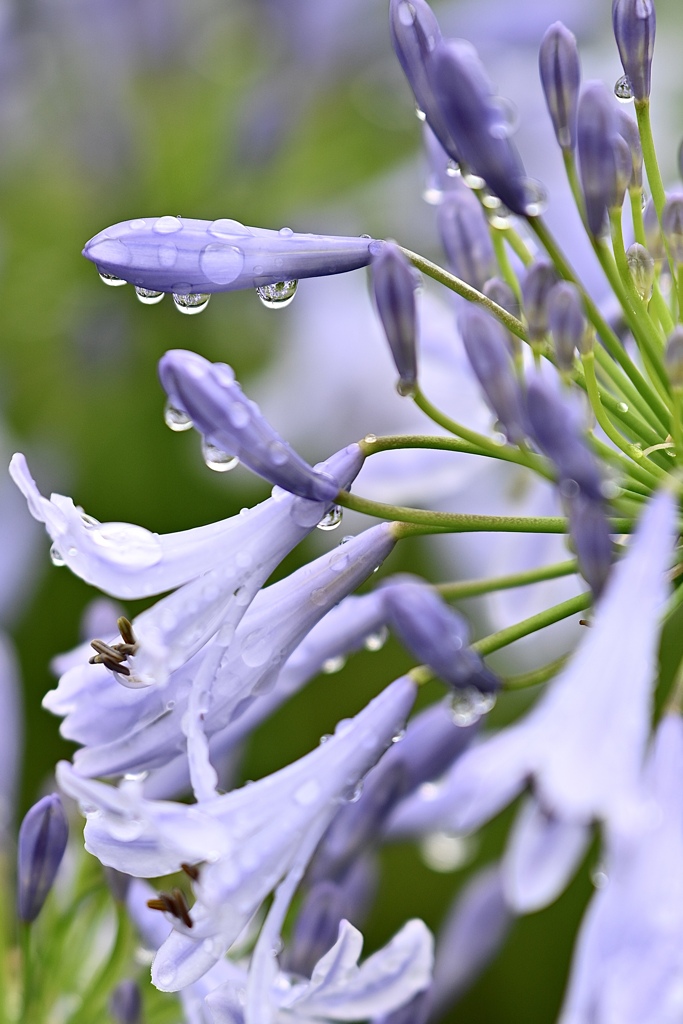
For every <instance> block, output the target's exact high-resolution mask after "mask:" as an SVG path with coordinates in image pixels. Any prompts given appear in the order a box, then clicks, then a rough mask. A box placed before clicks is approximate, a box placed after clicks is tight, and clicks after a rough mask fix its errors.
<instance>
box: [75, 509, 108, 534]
mask: <svg viewBox="0 0 683 1024" xmlns="http://www.w3.org/2000/svg"><path fill="white" fill-rule="evenodd" d="M78 511H79V514H80V517H81V522H82V523H83V525H84V526H85V528H86V530H92V529H93V528H94V527H97V526H101V525H102V523H101V522H100V521H99V519H95V517H94V516H89V515H88V513H87V512H84V511H83V509H82V508H79V510H78Z"/></svg>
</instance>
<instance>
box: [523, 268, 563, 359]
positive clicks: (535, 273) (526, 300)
mask: <svg viewBox="0 0 683 1024" xmlns="http://www.w3.org/2000/svg"><path fill="white" fill-rule="evenodd" d="M556 284H557V273H556V271H555V268H554V267H553V266H552V265H551V264H550V263H544V262H543V261H542V260H539V261H538V262H537V263H532V265H531V266H530V267H529V269H528V270H527V272H526V274H525V276H524V280H523V281H522V303H523V307H524V316H525V318H526V322H527V325H528V333H529V340H530V341H542V339H543V338H544V337H545V336H546V334H547V333H548V297H549V295H550V292H551V291H552V289H553V288H554V287H555V285H556Z"/></svg>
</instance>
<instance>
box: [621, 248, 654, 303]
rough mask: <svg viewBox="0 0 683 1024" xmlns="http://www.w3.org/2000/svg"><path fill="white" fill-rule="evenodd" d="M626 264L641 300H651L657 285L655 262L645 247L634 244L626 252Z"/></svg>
mask: <svg viewBox="0 0 683 1024" xmlns="http://www.w3.org/2000/svg"><path fill="white" fill-rule="evenodd" d="M626 263H627V264H628V269H629V271H630V273H631V277H632V279H633V284H634V285H635V289H636V291H637V292H638V294H639V295H640V297H641V299H645V300H646V301H649V300H650V296H651V295H652V286H653V285H654V283H655V261H654V260H653V258H652V256H650V253H649V252H648V251H647V249H646V248H645V246H644V245H641V244H640V242H634V243H633V245H629V247H628V249H627V250H626Z"/></svg>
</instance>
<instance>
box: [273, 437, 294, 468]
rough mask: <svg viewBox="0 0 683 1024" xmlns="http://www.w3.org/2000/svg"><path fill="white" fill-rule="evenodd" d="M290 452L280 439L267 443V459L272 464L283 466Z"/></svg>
mask: <svg viewBox="0 0 683 1024" xmlns="http://www.w3.org/2000/svg"><path fill="white" fill-rule="evenodd" d="M289 458H290V454H289V451H288V450H287V447H286V445H284V444H283V443H282V441H271V442H270V444H269V445H268V461H269V462H270V464H271V465H272V466H284V464H285V463H286V462H287V461H288V460H289Z"/></svg>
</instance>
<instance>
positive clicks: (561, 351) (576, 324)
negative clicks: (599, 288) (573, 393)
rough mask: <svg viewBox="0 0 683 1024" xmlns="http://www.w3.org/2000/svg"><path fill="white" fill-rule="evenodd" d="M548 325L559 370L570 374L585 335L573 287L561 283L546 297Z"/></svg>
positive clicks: (578, 300) (577, 295)
mask: <svg viewBox="0 0 683 1024" xmlns="http://www.w3.org/2000/svg"><path fill="white" fill-rule="evenodd" d="M548 323H549V325H550V331H551V334H552V337H553V344H554V346H555V358H556V359H557V365H558V367H559V368H560V370H566V371H569V370H571V368H572V366H573V365H574V354H575V352H576V350H577V349H578V348H580V347H581V344H582V342H583V337H584V334H585V333H586V326H587V321H586V315H585V313H584V309H583V301H582V299H581V295H580V294H579V290H578V288H577V287H576V285H574V284H572V283H571V282H570V281H560V282H559V283H558V284H556V285H555V287H554V288H553V289H552V291H551V292H550V295H549V296H548Z"/></svg>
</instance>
